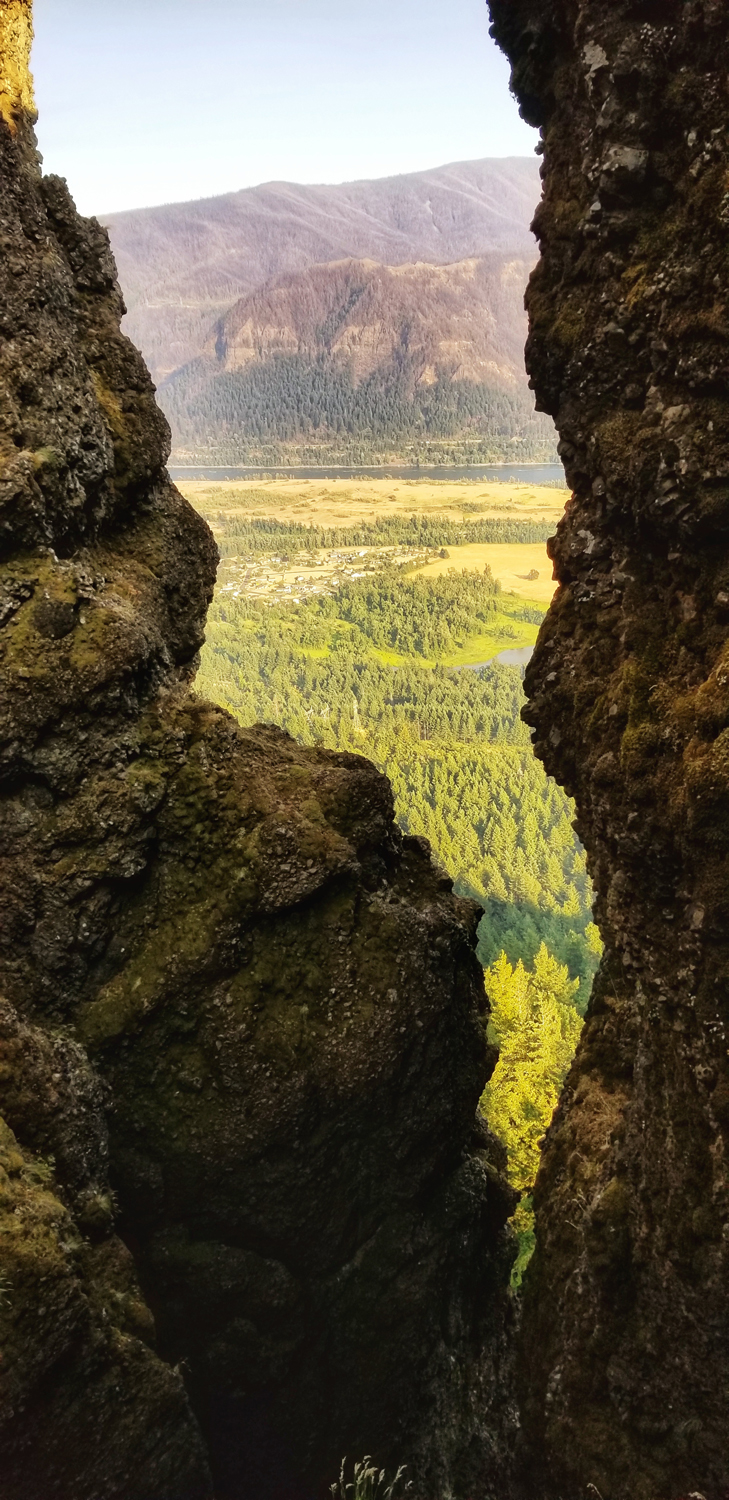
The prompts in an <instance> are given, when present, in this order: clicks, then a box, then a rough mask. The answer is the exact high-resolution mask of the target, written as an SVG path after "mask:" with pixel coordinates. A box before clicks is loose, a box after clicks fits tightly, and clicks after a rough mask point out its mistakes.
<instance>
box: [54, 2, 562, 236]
mask: <svg viewBox="0 0 729 1500" xmlns="http://www.w3.org/2000/svg"><path fill="white" fill-rule="evenodd" d="M35 27H36V42H35V47H34V51H33V68H34V72H35V79H36V94H37V99H38V106H39V109H40V120H39V124H38V135H39V141H40V147H41V150H42V151H43V153H44V157H45V165H46V170H47V171H50V172H59V173H60V174H61V175H62V176H64V177H67V178H68V181H69V184H70V186H71V190H72V192H73V193H74V195H75V197H76V200H77V202H78V205H79V208H80V209H81V210H82V212H84V213H110V212H112V211H113V210H115V209H122V208H136V207H141V206H143V205H147V204H154V203H164V202H171V201H176V200H179V199H186V198H200V197H207V196H209V195H212V194H214V193H224V192H228V191H230V190H232V189H235V188H241V187H249V186H251V185H253V184H255V183H258V182H265V181H268V180H271V179H282V178H284V179H288V180H291V181H295V182H342V181H347V180H348V179H352V178H358V177H382V176H386V175H389V174H390V173H395V172H412V171H418V170H421V169H423V168H425V167H435V166H440V165H442V164H443V163H445V162H451V161H462V160H468V159H472V158H476V157H482V156H512V155H515V156H517V155H528V154H529V153H530V152H531V151H532V150H533V147H534V144H535V140H536V137H535V135H534V132H533V131H531V130H530V129H528V127H527V126H526V125H524V124H523V122H522V121H521V120H520V118H519V115H518V113H517V109H516V105H515V104H514V101H513V99H512V98H511V97H510V95H509V92H508V68H507V65H506V63H505V61H504V59H503V58H502V56H501V54H500V53H499V52H498V50H497V48H496V47H495V45H494V43H493V42H492V41H491V40H490V38H489V35H488V15H487V10H486V5H485V0H35Z"/></svg>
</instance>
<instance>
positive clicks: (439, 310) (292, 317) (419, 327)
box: [205, 255, 534, 389]
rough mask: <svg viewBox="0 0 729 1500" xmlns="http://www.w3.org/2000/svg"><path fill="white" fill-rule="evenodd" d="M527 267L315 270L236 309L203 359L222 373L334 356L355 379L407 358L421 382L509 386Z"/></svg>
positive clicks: (469, 264) (351, 263)
mask: <svg viewBox="0 0 729 1500" xmlns="http://www.w3.org/2000/svg"><path fill="white" fill-rule="evenodd" d="M533 260H534V257H533V256H532V257H530V258H529V259H527V258H525V257H523V256H518V255H490V256H481V257H478V258H477V257H473V258H471V259H469V260H463V261H459V262H457V263H456V264H455V265H447V266H437V265H424V264H423V263H422V262H421V263H420V264H417V265H402V266H383V265H377V264H376V263H375V262H374V261H371V260H345V261H336V262H334V263H333V264H330V265H324V266H321V265H320V266H312V267H310V268H309V269H308V270H306V271H300V272H298V273H296V274H293V275H287V276H282V277H280V278H279V279H278V280H277V281H275V282H274V283H273V284H269V285H268V286H266V287H263V288H261V289H260V290H259V291H256V292H252V293H251V294H250V295H249V296H248V297H244V298H242V299H241V301H240V302H237V303H236V305H235V306H234V307H233V308H232V309H231V310H230V312H229V313H227V314H226V315H225V316H224V317H222V318H221V319H220V320H219V322H218V324H217V326H216V328H215V330H214V331H213V333H212V335H211V337H210V339H209V340H208V343H207V345H206V348H205V353H206V355H207V356H208V357H209V358H211V359H214V360H215V363H216V366H217V368H218V369H223V370H228V371H232V370H241V369H244V368H245V367H246V366H247V365H249V364H251V363H253V362H255V361H261V360H265V359H270V358H271V357H272V356H274V355H276V354H309V355H317V354H328V355H332V356H340V357H341V358H344V359H346V360H347V361H348V363H349V365H350V368H351V370H352V376H353V379H354V380H355V381H360V380H363V379H366V377H367V376H368V375H371V374H372V373H373V371H374V370H376V369H379V368H381V367H382V366H383V365H391V364H392V363H393V362H394V361H397V362H400V363H402V361H403V360H404V359H405V358H407V359H408V361H409V363H410V365H411V367H412V370H413V377H414V379H415V380H416V381H417V382H418V383H421V382H422V383H425V384H430V383H432V382H433V381H435V380H436V378H437V376H438V374H439V373H443V374H445V375H447V376H448V377H449V378H450V379H455V380H473V381H479V382H481V381H482V382H487V383H488V384H490V385H493V386H502V387H503V386H507V387H509V388H512V389H515V388H516V387H517V386H522V385H523V384H524V341H525V339H526V333H527V320H526V313H525V311H524V286H525V283H526V279H527V277H528V275H529V271H530V270H531V266H532V263H533Z"/></svg>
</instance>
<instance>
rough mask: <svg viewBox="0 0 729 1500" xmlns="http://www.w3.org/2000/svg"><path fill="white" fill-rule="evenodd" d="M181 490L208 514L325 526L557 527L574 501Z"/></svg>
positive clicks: (304, 483) (399, 483)
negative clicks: (442, 522) (395, 519)
mask: <svg viewBox="0 0 729 1500" xmlns="http://www.w3.org/2000/svg"><path fill="white" fill-rule="evenodd" d="M177 487H178V489H179V490H181V492H182V494H183V495H185V496H186V498H187V499H188V500H190V501H191V503H192V504H193V505H194V506H195V507H196V509H197V510H200V511H202V513H203V515H207V516H209V515H215V514H218V513H220V514H222V515H230V516H233V515H236V516H241V517H242V516H272V517H274V518H275V519H276V520H279V521H301V522H303V523H304V524H306V523H307V522H312V521H315V522H316V523H317V524H318V525H320V526H346V525H350V524H351V523H352V522H356V521H373V520H375V519H376V518H377V517H380V516H385V515H405V516H411V515H419V516H447V517H448V518H449V519H452V520H457V521H477V520H480V519H482V518H484V517H489V516H492V517H499V518H501V519H513V520H515V521H529V520H538V521H554V522H555V524H556V522H557V521H558V520H559V518H560V516H561V515H562V512H563V511H564V507H565V504H566V501H567V497H568V491H567V490H558V489H552V488H550V487H549V486H547V485H537V484H512V483H510V482H507V481H504V480H499V481H495V482H486V481H481V480H470V479H468V480H463V479H462V480H433V479H277V478H276V479H221V480H215V481H210V480H208V479H185V480H181V481H178V485H177ZM527 571H528V569H527ZM540 571H541V570H540Z"/></svg>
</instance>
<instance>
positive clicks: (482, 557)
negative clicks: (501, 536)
mask: <svg viewBox="0 0 729 1500" xmlns="http://www.w3.org/2000/svg"><path fill="white" fill-rule="evenodd" d="M486 566H488V567H489V568H490V569H491V572H492V574H493V576H494V578H498V580H499V582H500V584H501V587H502V589H503V590H504V592H505V593H508V594H518V595H519V597H520V598H521V599H528V600H530V602H532V603H534V604H541V605H543V606H544V607H545V608H546V606H547V605H548V604H549V603H550V602H551V599H552V595H553V593H554V591H555V588H556V587H557V585H556V583H555V582H554V580H553V578H552V563H551V561H550V559H549V557H548V556H547V549H546V547H545V546H544V545H543V543H541V542H534V543H526V544H524V545H518V544H517V545H514V546H492V545H490V544H489V543H487V542H484V543H476V544H474V545H473V546H470V547H449V548H448V557H447V558H443V557H439V558H437V559H436V561H435V562H429V563H426V564H425V566H424V567H423V568H421V569H420V572H421V573H422V575H423V576H424V577H426V578H427V577H428V576H430V577H431V578H432V577H436V576H437V575H438V574H440V573H447V572H448V569H449V568H458V569H461V568H467V569H468V570H469V572H472V571H473V570H474V569H476V570H477V571H479V572H483V569H484V567H486ZM532 572H534V573H538V574H539V577H538V578H529V577H528V576H527V575H528V574H529V573H532Z"/></svg>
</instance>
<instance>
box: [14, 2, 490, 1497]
mask: <svg viewBox="0 0 729 1500" xmlns="http://www.w3.org/2000/svg"><path fill="white" fill-rule="evenodd" d="M29 36H30V7H29V4H28V3H25V0H11V3H8V0H4V3H2V4H0V52H1V53H2V56H1V57H0V62H1V63H2V67H1V68H0V73H1V75H2V77H1V79H0V115H1V116H2V117H1V118H0V160H1V163H2V167H1V171H2V178H1V187H0V194H1V197H0V237H1V239H2V258H1V261H0V388H1V389H2V403H1V405H0V622H1V625H0V678H1V680H2V685H1V688H0V702H1V705H2V706H1V719H0V767H1V771H0V775H1V778H2V779H1V782H0V796H1V801H0V819H1V821H2V850H3V855H2V867H1V874H0V879H1V882H2V908H1V909H2V931H1V933H0V992H1V993H2V994H3V997H4V998H3V1004H2V1008H1V1009H0V1114H2V1118H3V1124H2V1127H1V1128H0V1169H1V1170H0V1274H1V1276H2V1291H1V1295H0V1351H1V1352H2V1362H1V1363H0V1492H2V1495H3V1500H48V1497H49V1496H50V1495H54V1496H57V1497H59V1500H112V1497H113V1500H117V1497H118V1500H122V1497H123V1500H210V1497H211V1496H212V1494H213V1492H214V1493H215V1496H216V1500H245V1497H247V1496H249V1495H250V1496H251V1497H254V1496H255V1497H256V1500H266V1497H267V1496H271V1497H274V1496H275V1497H281V1500H283V1497H295V1496H301V1497H306V1496H309V1495H311V1496H313V1495H316V1494H319V1493H320V1492H322V1490H323V1487H324V1485H325V1484H326V1483H328V1482H329V1481H331V1480H332V1479H333V1478H334V1477H335V1476H336V1473H337V1471H338V1467H339V1462H340V1459H341V1457H342V1456H343V1454H344V1453H345V1452H347V1453H349V1454H350V1455H351V1454H357V1455H360V1456H361V1455H362V1454H363V1453H364V1452H372V1453H373V1454H374V1455H376V1457H377V1459H378V1460H379V1461H380V1462H383V1463H387V1464H390V1465H392V1464H393V1463H396V1462H401V1461H402V1462H406V1463H408V1464H409V1465H410V1466H411V1470H412V1472H413V1473H414V1475H415V1476H416V1478H417V1480H418V1494H419V1496H423V1497H427V1496H429V1495H433V1496H436V1495H438V1496H439V1495H441V1494H444V1493H446V1492H447V1491H449V1490H450V1489H451V1488H453V1487H455V1486H458V1487H459V1488H463V1489H465V1488H466V1487H468V1488H471V1487H472V1486H474V1485H480V1486H481V1488H483V1486H484V1485H486V1484H487V1482H489V1479H490V1476H492V1474H493V1472H494V1466H495V1464H496V1462H497V1459H498V1457H499V1455H498V1452H497V1448H498V1442H497V1439H496V1438H495V1437H494V1436H493V1430H494V1423H493V1420H492V1419H490V1418H489V1417H488V1408H489V1404H490V1402H491V1401H492V1397H493V1389H494V1360H495V1358H496V1353H497V1348H498V1344H499V1340H500V1338H501V1336H502V1334H501V1329H502V1322H503V1317H502V1312H503V1308H502V1303H503V1287H504V1280H505V1275H506V1266H507V1264H508V1260H509V1247H508V1239H507V1238H506V1235H505V1231H504V1225H505V1220H506V1218H507V1215H508V1213H509V1212H510V1207H511V1200H510V1194H509V1192H508V1189H507V1188H506V1187H505V1185H504V1182H503V1179H502V1177H501V1176H500V1158H499V1153H498V1150H497V1148H496V1147H495V1143H494V1142H493V1141H492V1140H491V1138H490V1137H489V1134H488V1131H487V1130H486V1128H485V1126H484V1125H483V1123H482V1122H480V1121H479V1120H478V1118H477V1115H476V1105H477V1101H478V1098H479V1094H480V1091H481V1089H482V1086H483V1083H484V1080H485V1078H486V1076H487V1073H488V1068H489V1063H490V1059H489V1055H488V1051H487V1048H486V1045H485V1040H484V1030H483V1015H482V1009H483V992H482V986H481V985H480V983H479V970H478V966H477V964H476V961H475V958H474V956H473V947H474V940H475V939H474V928H475V920H476V917H477V912H476V911H475V909H474V908H472V907H471V905H470V904H469V903H467V902H463V901H459V900H457V899H456V898H455V897H454V896H453V895H452V893H451V890H450V887H449V883H448V881H447V880H446V879H445V878H444V877H443V876H442V875H441V874H440V873H439V872H437V871H436V870H434V868H433V866H432V865H431V863H430V860H429V856H428V852H427V848H424V847H423V846H422V844H421V843H420V842H419V841H418V840H412V839H410V840H403V838H402V837H401V836H400V834H399V833H398V831H397V829H396V827H395V825H394V820H393V806H392V798H391V793H390V789H389V786H388V784H387V782H386V781H385V780H384V778H382V777H381V776H380V775H379V774H378V773H377V772H376V771H375V770H374V768H373V767H372V766H370V765H369V764H368V763H367V762H366V761H364V760H362V759H360V758H358V757H355V756H341V755H334V754H331V753H329V752H326V751H316V750H302V749H299V748H298V747H297V746H296V745H295V744H294V743H293V742H292V741H290V740H288V739H287V738H286V737H285V736H284V735H282V734H280V733H279V732H277V731H275V730H271V729H260V728H259V729H256V730H251V731H242V730H241V729H239V728H238V726H237V725H236V724H235V722H234V721H233V720H232V719H231V718H230V717H229V716H228V715H227V714H226V713H224V712H223V711H221V710H220V709H217V708H215V707H213V706H211V705H210V704H208V703H205V702H203V701H201V700H200V699H198V698H196V697H195V696H194V695H193V694H192V693H191V691H190V681H191V679H192V677H193V675H194V672H195V667H196V660H197V652H198V650H199V647H200V645H201V642H202V639H203V629H204V621H205V614H206V610H207V606H208V603H209V601H210V597H211V594H212V588H213V582H214V577H215V567H216V561H217V559H216V552H215V547H214V544H213V541H212V538H211V536H210V534H209V532H208V530H207V528H206V527H205V525H204V524H203V522H202V521H201V520H200V519H199V517H198V516H197V515H196V514H195V513H194V512H193V511H192V510H191V508H190V507H189V506H188V505H187V504H186V502H185V501H184V500H183V499H182V498H181V496H180V495H179V494H178V493H177V491H176V490H175V489H174V487H173V486H172V485H171V484H170V483H169V480H168V478H167V475H166V471H165V467H164V465H165V460H166V456H167V451H168V439H169V434H168V430H167V426H166V423H165V421H164V418H163V417H162V416H161V415H160V413H159V411H158V410H157V408H156V406H155V403H154V398H153V390H152V386H151V384H150V381H149V378H148V376H147V373H146V370H145V368H144V365H143V363H142V361H141V358H140V357H139V356H138V355H137V353H136V351H135V350H134V348H133V347H132V345H131V344H130V343H129V342H128V340H126V339H125V338H124V337H123V336H122V335H121V334H120V332H119V324H120V319H121V316H122V312H123V306H122V301H121V296H120V293H119V290H118V286H117V284H116V279H115V268H114V264H113V261H112V259H111V255H110V252H109V248H108V241H107V238H106V234H105V233H104V232H103V231H102V230H101V229H100V228H99V226H98V225H97V224H96V223H95V221H93V220H91V221H86V220H81V219H79V218H78V216H77V215H76V212H75V210H74V207H73V205H72V203H71V201H70V199H69V197H68V193H67V191H66V188H65V185H64V184H63V183H62V182H61V181H59V180H58V179H54V178H50V179H42V177H41V174H40V171H39V168H38V162H37V157H36V154H35V144H34V138H33V134H32V108H31V95H30V87H29V81H28V74H27V46H28V42H29ZM140 1286H141V1290H140ZM155 1325H156V1327H155ZM490 1434H491V1435H490ZM211 1476H212V1477H211Z"/></svg>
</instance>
